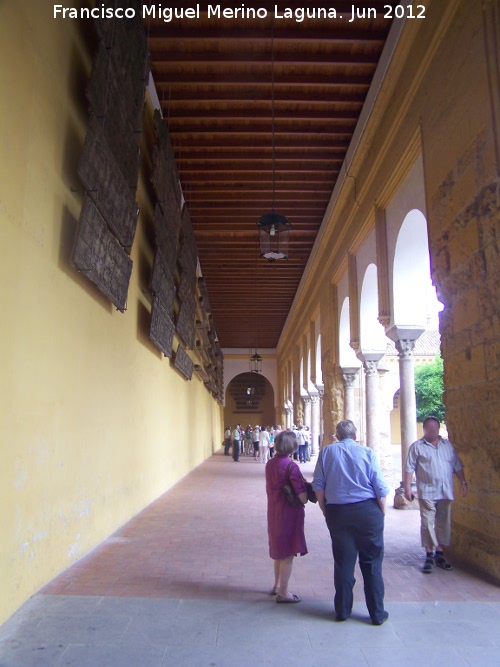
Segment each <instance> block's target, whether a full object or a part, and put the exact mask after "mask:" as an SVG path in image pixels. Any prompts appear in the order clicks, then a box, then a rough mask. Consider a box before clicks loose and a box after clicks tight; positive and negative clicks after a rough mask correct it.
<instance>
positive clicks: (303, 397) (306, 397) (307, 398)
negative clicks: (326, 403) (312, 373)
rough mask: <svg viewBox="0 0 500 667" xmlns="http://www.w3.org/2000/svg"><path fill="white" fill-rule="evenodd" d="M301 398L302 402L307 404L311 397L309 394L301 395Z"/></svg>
mask: <svg viewBox="0 0 500 667" xmlns="http://www.w3.org/2000/svg"><path fill="white" fill-rule="evenodd" d="M302 400H303V401H304V403H307V404H309V403H310V402H311V397H310V396H302Z"/></svg>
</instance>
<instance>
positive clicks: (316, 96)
mask: <svg viewBox="0 0 500 667" xmlns="http://www.w3.org/2000/svg"><path fill="white" fill-rule="evenodd" d="M153 74H154V73H153ZM155 86H156V89H157V92H158V97H159V99H160V101H161V102H162V104H166V107H165V108H167V109H168V99H169V98H170V99H171V100H176V101H178V102H182V101H188V102H191V101H196V100H210V101H212V102H230V101H249V102H252V101H255V102H269V100H270V99H271V82H267V83H263V84H260V85H247V86H241V87H238V88H235V86H234V85H226V86H224V85H222V84H220V83H219V84H218V85H217V86H213V85H210V83H208V82H207V81H204V82H203V84H200V85H199V86H197V87H196V88H193V86H191V85H183V84H177V85H175V86H173V85H171V84H170V85H169V84H168V83H161V82H159V81H156V79H155ZM366 92H367V91H366V90H364V89H363V90H362V89H360V88H354V89H353V88H352V87H350V86H349V85H347V84H346V85H345V86H344V87H339V88H338V89H335V88H331V87H325V89H321V88H319V87H318V86H307V85H305V86H302V87H301V88H295V87H288V88H282V87H277V88H276V89H275V101H276V102H279V101H286V102H294V103H304V102H307V101H308V100H310V101H311V102H312V103H313V104H320V103H327V104H330V103H331V102H336V101H339V102H346V103H356V102H357V103H361V104H362V103H363V102H364V100H365V97H366ZM166 115H167V114H165V116H166Z"/></svg>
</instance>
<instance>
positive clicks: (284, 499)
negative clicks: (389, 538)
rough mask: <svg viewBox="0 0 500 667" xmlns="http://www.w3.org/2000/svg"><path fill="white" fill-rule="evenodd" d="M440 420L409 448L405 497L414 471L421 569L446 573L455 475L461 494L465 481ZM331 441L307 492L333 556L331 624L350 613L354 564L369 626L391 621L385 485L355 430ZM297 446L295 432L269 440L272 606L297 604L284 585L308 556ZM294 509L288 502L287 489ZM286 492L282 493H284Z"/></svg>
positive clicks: (348, 425)
mask: <svg viewBox="0 0 500 667" xmlns="http://www.w3.org/2000/svg"><path fill="white" fill-rule="evenodd" d="M439 427H440V424H439V421H438V420H437V419H436V418H435V417H428V418H427V419H426V420H425V421H424V424H423V428H424V432H423V438H421V439H420V440H417V441H416V442H415V443H413V445H412V446H411V447H410V450H409V454H408V458H407V461H406V468H405V470H406V472H405V480H404V486H405V496H406V497H407V499H408V500H409V501H411V500H412V499H413V494H412V490H411V484H412V478H413V474H415V476H416V491H417V496H418V502H419V505H420V514H421V540H422V546H423V547H424V548H425V550H426V560H425V564H424V566H423V572H424V573H425V574H429V573H431V572H432V571H433V569H434V566H437V567H439V568H441V569H443V570H451V569H452V566H451V565H450V563H448V561H447V560H446V558H445V556H444V547H446V546H448V545H449V543H450V532H451V531H450V525H451V503H452V501H453V475H454V474H455V475H456V476H457V477H458V479H459V481H460V490H461V494H462V496H463V497H465V496H466V495H467V482H466V481H465V476H464V472H463V464H462V462H461V461H460V459H459V457H458V455H457V453H456V451H455V448H454V447H453V445H452V444H451V442H450V441H449V440H447V439H444V438H442V437H441V436H440V435H439ZM336 437H337V442H335V443H332V444H330V445H327V446H324V447H323V448H322V449H321V450H320V452H319V455H318V459H317V462H316V466H315V470H314V478H313V482H312V489H313V490H314V492H315V496H316V500H317V503H318V505H319V507H320V509H321V511H322V512H323V515H324V517H325V522H326V525H327V527H328V531H329V533H330V537H331V541H332V551H333V558H334V585H335V597H334V607H335V614H336V620H337V621H339V622H343V621H346V620H347V619H348V618H349V616H350V615H351V612H352V606H353V588H354V584H355V578H354V568H355V565H356V561H357V560H358V559H359V565H360V569H361V573H362V576H363V580H364V592H365V600H366V606H367V609H368V613H369V615H370V618H371V622H372V623H373V625H382V624H383V623H385V621H386V620H387V618H388V617H389V614H388V612H387V611H386V609H385V607H384V580H383V576H382V561H383V557H384V515H385V509H386V498H387V495H388V493H389V488H388V487H387V484H386V482H385V480H384V478H383V475H382V472H381V469H380V466H379V463H378V460H377V457H376V455H375V453H374V451H373V450H372V449H370V447H365V446H363V445H360V444H358V443H357V442H356V427H355V425H354V424H353V422H352V421H350V420H344V421H341V422H339V423H338V424H337V428H336ZM298 447H299V442H298V438H297V436H296V434H295V433H294V432H293V431H291V430H287V431H282V432H281V433H279V434H278V435H277V436H276V437H275V440H274V448H275V456H274V457H273V458H272V459H271V460H270V461H269V462H268V463H267V465H266V492H267V499H268V510H267V517H268V535H269V554H270V557H271V558H272V559H273V561H274V585H273V587H272V589H271V591H270V594H271V595H274V596H275V597H276V602H278V603H297V602H300V600H301V599H300V597H299V596H298V595H297V594H295V593H290V592H289V590H288V584H289V581H290V577H291V574H292V566H293V559H294V557H295V556H297V555H298V554H300V555H301V556H304V555H305V554H307V545H306V540H305V533H304V518H305V511H304V506H305V504H306V503H307V500H308V488H307V484H308V483H307V482H306V480H305V479H304V477H303V475H302V473H301V470H300V468H299V466H298V465H297V464H296V463H295V462H294V461H293V460H292V459H291V456H292V455H293V454H294V453H295V452H296V451H297V449H298ZM287 487H291V488H292V490H293V495H294V498H295V499H296V500H297V502H296V504H292V502H291V501H290V493H289V490H290V489H289V488H287ZM285 491H286V493H285Z"/></svg>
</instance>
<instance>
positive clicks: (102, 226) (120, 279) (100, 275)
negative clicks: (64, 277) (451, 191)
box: [72, 197, 132, 312]
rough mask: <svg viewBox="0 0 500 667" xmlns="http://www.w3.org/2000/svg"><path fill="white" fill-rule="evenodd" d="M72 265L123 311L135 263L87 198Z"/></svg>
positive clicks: (81, 215) (81, 214)
mask: <svg viewBox="0 0 500 667" xmlns="http://www.w3.org/2000/svg"><path fill="white" fill-rule="evenodd" d="M78 227H79V229H78V234H77V236H76V240H75V244H74V246H73V253H72V261H73V264H74V265H75V267H76V268H77V269H78V270H79V271H82V272H83V273H85V275H86V276H87V278H88V279H89V280H91V281H92V282H93V283H94V284H95V285H96V286H97V287H98V288H99V289H100V290H101V292H102V293H103V294H104V295H105V296H107V297H108V299H110V301H111V302H112V303H114V305H115V306H116V307H117V308H118V310H121V311H122V312H123V311H124V310H125V306H126V303H127V292H128V284H129V281H130V274H131V273H132V260H131V259H130V257H129V256H128V255H127V253H126V252H125V250H124V249H123V248H122V246H121V245H120V244H119V243H118V241H117V240H116V238H115V237H114V236H113V234H112V233H111V232H110V231H109V229H108V226H107V225H106V221H105V220H104V218H103V217H102V215H101V214H100V213H99V211H98V210H97V207H96V206H95V204H94V202H93V201H92V200H91V199H90V198H89V197H85V200H84V203H83V207H82V210H81V213H80V220H79V225H78Z"/></svg>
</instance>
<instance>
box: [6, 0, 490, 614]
mask: <svg viewBox="0 0 500 667" xmlns="http://www.w3.org/2000/svg"><path fill="white" fill-rule="evenodd" d="M4 4H5V7H2V9H1V10H0V11H2V12H5V13H8V12H10V15H9V21H7V22H4V21H3V20H2V22H1V27H0V50H1V51H2V56H1V62H2V68H4V67H5V63H7V62H16V63H18V66H17V67H16V68H15V71H13V72H12V73H11V74H10V75H7V74H6V73H4V72H3V71H2V77H3V79H5V78H6V77H7V78H8V86H7V87H8V89H9V90H10V91H11V95H2V96H1V99H0V144H1V145H2V161H1V164H0V174H1V178H0V233H1V238H2V244H1V245H2V249H3V251H4V252H3V261H2V264H1V267H0V271H1V273H2V291H3V295H2V315H3V322H4V326H3V327H2V338H3V345H2V348H3V352H4V355H3V358H4V361H3V362H2V389H1V401H2V412H3V413H4V414H3V416H2V420H1V423H2V430H1V432H2V447H3V461H2V465H1V466H0V495H1V497H2V502H1V503H0V531H1V533H0V542H1V544H2V550H1V554H0V590H1V591H2V594H1V595H0V622H1V621H2V620H4V619H5V618H7V617H8V616H9V615H10V614H11V613H12V612H13V611H14V610H15V609H16V608H17V607H19V605H21V604H22V602H23V601H24V600H26V599H27V598H28V597H29V596H30V595H32V594H33V593H34V592H36V591H37V590H39V589H40V588H41V586H43V585H44V584H46V583H47V582H48V581H50V580H51V578H53V577H54V576H55V575H56V574H58V573H59V572H61V571H63V570H64V569H65V568H67V567H68V566H69V565H70V564H72V563H73V562H75V561H76V560H77V559H78V558H80V557H82V556H83V555H85V554H86V553H88V551H89V550H90V549H92V548H93V547H94V546H95V545H96V544H98V543H99V542H100V541H102V540H103V539H104V538H105V537H107V536H108V535H110V534H111V533H112V532H113V531H114V530H116V528H117V527H119V526H120V525H123V524H124V523H125V522H126V521H127V520H128V519H129V518H130V517H132V516H134V515H135V514H136V513H137V512H139V511H140V510H141V509H142V508H144V507H145V506H146V505H147V504H148V503H150V502H152V501H153V500H154V499H156V498H158V497H159V496H160V495H161V494H162V493H163V492H164V491H165V490H166V489H168V488H170V487H171V486H172V485H173V484H175V483H176V482H177V481H178V480H179V479H181V478H182V477H184V476H185V475H186V474H187V473H188V472H190V471H191V470H192V469H193V468H194V467H195V466H196V465H198V464H199V463H200V462H201V461H203V460H204V459H206V458H207V457H208V456H210V455H211V454H212V453H213V452H214V451H216V450H217V449H218V448H219V447H220V443H221V441H222V437H223V427H224V423H223V422H224V420H226V419H228V418H229V415H228V414H226V415H225V414H224V407H223V406H221V405H220V404H219V403H218V402H217V401H216V400H215V398H214V397H213V396H212V395H211V394H210V393H209V392H208V391H206V388H205V387H204V385H203V382H202V381H201V380H200V379H199V378H198V377H193V380H192V381H191V382H186V381H185V380H184V379H183V378H182V377H181V376H180V375H179V374H178V373H177V372H176V371H175V370H174V369H172V368H171V367H170V366H169V364H168V361H167V360H165V359H164V358H163V357H162V355H161V354H159V352H158V350H157V349H156V348H154V347H153V346H152V345H151V342H150V340H149V338H148V335H147V332H146V333H145V331H146V327H145V324H144V323H145V321H146V320H147V318H148V314H149V307H150V305H149V301H148V297H147V283H148V278H147V275H149V274H148V271H149V268H150V266H151V263H152V250H151V243H150V236H151V232H150V229H151V225H150V226H149V227H148V225H147V224H146V222H145V221H148V220H149V221H150V220H151V218H152V208H151V203H150V199H149V189H150V188H149V182H148V180H147V173H148V172H147V168H148V165H149V164H150V160H151V141H150V135H151V133H152V130H151V127H152V114H153V106H152V102H151V99H150V97H149V95H148V97H147V108H146V121H145V124H146V131H145V132H144V136H143V143H142V154H143V163H142V164H141V175H140V179H139V188H138V193H137V199H138V203H139V206H140V210H141V213H140V216H139V226H138V231H137V234H136V239H135V241H134V246H133V249H132V253H131V257H132V259H133V261H134V270H133V272H132V278H131V282H130V287H129V293H128V310H127V312H126V313H125V314H123V315H122V314H120V313H117V312H115V311H114V309H112V308H111V306H110V303H109V302H108V301H106V300H105V299H104V298H103V297H102V296H101V295H100V294H99V293H98V292H97V291H96V290H95V289H94V288H93V287H91V286H90V285H89V284H88V283H87V282H86V281H85V279H84V278H82V277H80V276H78V275H77V274H76V273H75V272H74V271H73V270H72V269H71V267H70V266H69V261H68V257H69V254H70V249H71V243H72V238H73V234H74V228H75V225H76V221H77V219H78V215H79V211H80V208H81V197H80V195H79V194H78V193H75V192H74V191H72V190H71V189H70V187H69V186H70V185H71V184H72V183H73V182H74V178H75V174H74V165H75V163H76V161H77V159H78V155H79V152H80V150H81V146H82V138H83V136H84V131H85V127H86V122H87V118H86V111H85V107H86V102H85V100H84V94H83V92H82V91H83V89H84V87H85V80H86V76H87V74H88V69H89V55H88V54H89V52H90V47H89V37H88V35H87V34H85V31H84V30H82V29H81V26H80V27H78V22H76V21H75V22H70V21H66V22H65V23H62V22H56V21H53V20H52V18H50V19H46V18H44V15H43V14H42V10H41V8H40V6H41V5H43V4H44V3H31V4H30V3H26V2H19V3H4ZM428 4H429V6H430V5H432V7H433V9H434V11H433V18H432V20H430V19H429V20H426V21H420V22H418V21H407V22H406V24H405V25H404V28H403V29H402V31H401V34H400V36H399V39H398V42H397V44H396V45H395V47H394V49H395V50H394V54H393V56H392V58H391V59H390V61H388V62H386V63H385V67H386V69H385V70H384V71H382V72H380V79H379V87H378V90H377V91H376V93H377V94H376V96H375V97H374V98H373V99H372V103H371V106H370V108H369V109H368V110H367V113H365V114H364V117H363V118H361V119H360V121H359V125H358V127H359V131H358V132H357V134H355V137H354V139H353V141H352V143H351V145H350V148H349V150H348V152H347V156H346V159H345V161H344V163H343V166H342V169H341V172H340V175H339V177H338V179H337V182H336V185H335V189H334V191H333V194H332V198H331V200H330V203H329V205H328V208H327V210H326V213H325V217H324V220H323V224H322V226H321V228H320V230H319V234H318V237H317V239H316V242H315V244H314V247H313V250H312V253H311V256H310V258H309V261H308V263H307V266H306V268H305V271H304V274H303V276H302V279H301V282H300V285H299V288H298V291H297V293H296V295H295V299H294V301H293V304H292V307H291V309H290V311H289V314H288V317H287V319H286V322H285V326H284V328H283V330H282V333H281V336H280V338H279V342H278V344H277V347H276V348H272V349H271V348H269V349H265V350H262V351H261V353H262V356H263V358H264V362H263V374H262V375H263V377H265V378H266V379H265V380H264V381H262V382H260V384H259V386H258V387H257V386H255V387H254V385H249V384H248V380H249V378H248V376H244V375H241V374H242V373H247V372H248V370H249V369H248V350H242V349H231V348H224V342H223V341H221V343H222V346H223V353H224V374H225V375H224V377H225V395H226V406H227V407H228V409H229V408H231V409H230V412H231V413H232V414H233V415H234V416H236V415H238V420H239V421H243V422H248V421H252V422H256V419H255V418H252V419H251V420H248V419H247V418H246V417H245V414H248V413H245V409H246V408H245V406H243V405H239V404H238V405H237V399H238V396H237V395H236V394H237V392H236V393H234V392H233V394H231V389H232V388H233V389H234V387H238V382H239V384H240V385H241V387H243V388H246V387H248V386H250V387H254V389H255V391H256V392H257V393H258V394H259V397H260V398H261V402H262V399H263V398H264V397H267V398H266V401H265V402H266V406H265V408H264V407H263V408H262V410H268V413H266V414H265V415H264V414H263V413H261V414H262V416H261V417H259V421H266V420H269V421H270V420H271V419H272V420H273V421H276V422H278V423H279V422H281V423H282V424H283V425H288V426H290V425H291V424H292V422H294V421H295V422H298V421H306V422H309V423H310V424H311V427H312V430H313V434H314V433H315V434H316V435H317V436H320V438H319V437H318V438H317V441H316V442H315V443H314V447H316V446H318V444H319V442H320V441H322V442H325V441H328V440H329V438H330V436H331V434H332V433H333V432H334V426H335V423H336V422H337V421H338V420H339V419H341V418H344V417H350V418H352V419H354V420H355V421H356V423H358V424H359V427H360V438H361V439H362V440H363V441H364V442H365V443H366V444H367V445H368V446H370V447H373V448H374V449H375V450H376V451H377V453H378V454H379V456H380V457H381V459H383V458H384V456H386V454H387V447H388V444H390V439H391V437H392V439H394V438H393V436H394V434H392V436H391V426H390V422H391V415H390V413H391V409H392V406H391V402H392V401H393V397H394V395H395V394H397V400H398V405H399V418H398V419H399V421H398V423H399V422H400V433H399V434H397V435H398V438H399V442H400V443H401V449H402V457H404V453H405V451H406V449H407V447H408V445H409V444H410V443H411V442H412V440H414V439H416V437H417V425H416V422H415V396H414V387H413V376H414V358H415V357H414V352H415V349H416V347H417V345H418V341H419V340H422V337H423V336H425V335H427V334H426V333H424V332H428V331H433V332H434V333H435V332H436V330H437V329H439V332H440V336H441V354H442V357H443V360H444V384H445V397H444V400H445V404H446V427H447V430H448V433H449V436H450V439H451V440H452V442H454V443H455V445H456V447H457V449H458V451H459V454H460V456H461V458H462V459H463V461H464V464H465V467H466V470H467V478H468V480H469V482H470V492H469V496H468V497H467V498H466V499H461V498H458V499H456V501H455V505H454V514H453V523H454V525H453V544H452V551H453V557H454V558H455V559H456V560H457V561H459V562H462V563H463V564H465V565H467V564H469V565H471V566H473V567H474V568H475V569H476V570H477V571H482V572H483V573H484V574H485V575H487V576H488V577H490V578H491V579H493V580H495V581H496V582H498V583H500V444H499V443H500V319H499V318H500V290H499V285H500V257H499V251H500V49H499V45H500V10H499V6H498V2H496V0H483V1H482V2H480V1H479V0H474V1H471V0H454V1H453V2H440V1H439V2H438V1H437V0H432V2H429V3H428ZM10 5H18V6H19V7H21V8H22V7H24V9H25V10H24V12H21V11H20V13H19V14H16V13H15V10H14V9H13V8H12V7H10V8H9V6H10ZM28 5H30V6H31V5H33V7H32V8H31V9H30V11H28V10H27V9H26V7H27V6H28ZM34 5H36V7H35V6H34ZM7 24H8V25H10V26H12V28H10V29H9V30H7V29H6V28H5V27H4V26H5V25H7ZM14 28H16V29H14ZM82 54H84V55H82ZM81 62H85V63H86V66H85V68H84V67H83V66H81V65H78V63H81ZM84 70H85V71H84ZM54 100H56V103H54ZM311 123H314V120H312V121H311ZM148 224H149V223H148ZM148 230H149V231H148ZM292 234H293V230H292ZM256 266H257V264H256ZM256 270H257V269H256ZM145 276H146V277H145ZM431 281H432V282H431ZM215 317H216V315H215ZM438 319H439V324H437V320H438ZM433 323H434V324H433ZM258 325H259V326H260V327H265V317H262V318H260V317H259V318H258ZM391 359H392V361H391ZM195 362H196V360H195ZM391 369H392V370H391ZM241 387H240V389H241ZM387 397H389V399H388V398H387ZM230 401H233V403H232V404H230ZM269 402H272V405H269ZM247 408H252V409H253V408H254V406H248V405H247ZM259 410H260V408H259ZM233 422H234V419H233ZM398 438H396V441H398ZM181 442H182V443H184V444H183V445H182V447H181V446H179V443H181ZM314 447H313V449H314Z"/></svg>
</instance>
